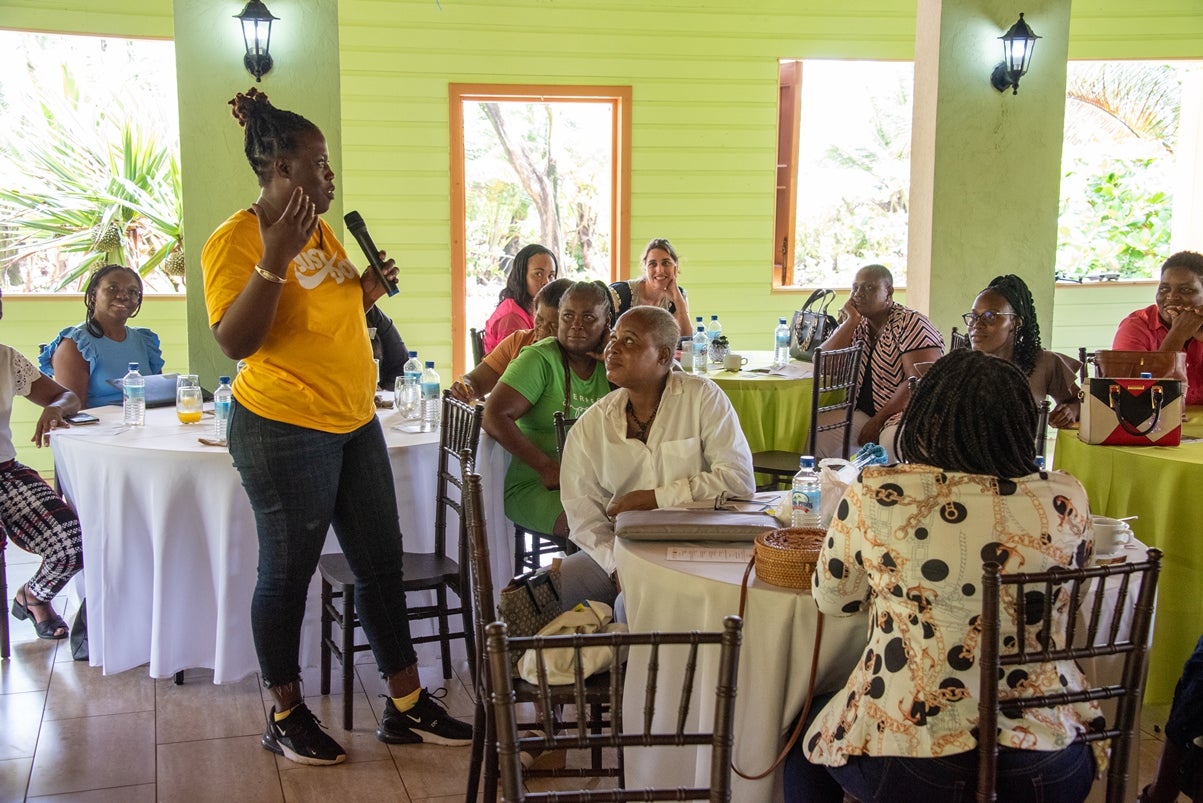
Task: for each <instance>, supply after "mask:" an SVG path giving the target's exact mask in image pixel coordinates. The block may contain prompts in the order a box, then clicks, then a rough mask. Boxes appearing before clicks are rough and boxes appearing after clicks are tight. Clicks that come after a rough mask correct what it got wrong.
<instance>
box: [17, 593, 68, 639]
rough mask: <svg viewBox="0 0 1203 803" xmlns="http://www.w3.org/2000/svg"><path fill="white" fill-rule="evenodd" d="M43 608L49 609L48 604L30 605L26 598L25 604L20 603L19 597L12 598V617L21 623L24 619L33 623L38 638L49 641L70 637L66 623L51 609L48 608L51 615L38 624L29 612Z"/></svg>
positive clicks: (35, 603)
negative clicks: (31, 609) (32, 609)
mask: <svg viewBox="0 0 1203 803" xmlns="http://www.w3.org/2000/svg"><path fill="white" fill-rule="evenodd" d="M24 590H25V589H24V587H22V588H21V591H18V592H17V593H18V594H20V593H22V592H24ZM43 606H44V607H46V608H50V605H49V603H46V602H33V603H31V602H29V598H28V597H26V598H25V602H22V601H21V600H20V598H19V597H13V616H15V617H17V618H18V619H20V620H21V621H25V620H26V619H29V620H31V621H32V622H33V629H34V631H35V632H37V634H38V638H41V639H50V640H59V639H65V638H66V637H67V636H68V635H70V633H71V629H70V628H69V627H67V623H66V622H65V621H64V620H63V617H61V616H59V615H58V614H57V613H54V609H53V608H50V611H51V614H52V615H51V616H50V617H48V618H46V619H43V620H42V621H40V622H39V621H38V619H37V617H36V616H34V615H33V613H32V612H31V611H30V610H29V609H30V608H41V607H43ZM60 631H61V632H60Z"/></svg>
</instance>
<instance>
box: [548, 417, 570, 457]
mask: <svg viewBox="0 0 1203 803" xmlns="http://www.w3.org/2000/svg"><path fill="white" fill-rule="evenodd" d="M551 420H552V423H553V424H554V425H555V428H556V457H557V458H562V457H563V456H564V444H565V443H567V442H568V430H570V429H572V425H573V424H575V423H576V419H575V418H565V417H564V413H563V411H561V410H556V411H555V412H554V413H552V414H551Z"/></svg>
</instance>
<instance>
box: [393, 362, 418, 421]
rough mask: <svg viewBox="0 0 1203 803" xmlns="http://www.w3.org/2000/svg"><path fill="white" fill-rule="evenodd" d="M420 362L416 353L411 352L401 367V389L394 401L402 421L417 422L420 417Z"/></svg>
mask: <svg viewBox="0 0 1203 803" xmlns="http://www.w3.org/2000/svg"><path fill="white" fill-rule="evenodd" d="M421 385H422V362H421V361H420V360H419V359H418V352H416V351H411V352H410V353H409V359H408V360H406V361H405V365H403V366H401V388H400V390H399V392H398V393H397V394H396V395H397V398H396V399H395V402H396V405H397V412H398V413H400V414H401V419H402V420H403V421H417V420H418V419H420V418H421V417H422V387H421Z"/></svg>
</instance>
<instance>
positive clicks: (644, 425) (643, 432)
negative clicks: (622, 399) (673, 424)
mask: <svg viewBox="0 0 1203 803" xmlns="http://www.w3.org/2000/svg"><path fill="white" fill-rule="evenodd" d="M627 415H629V416H630V417H631V420H632V421H634V422H635V426H637V427H639V431H638V432H636V433H635V437H636V438H638V439H639V440H641V441H643V442H644V443H647V431H648V428H649V427H651V425H652V422H653V421H655V420H656V411H655V410H652V414H651V415H650V416H648V419H647V421H640V420H639V416H637V415H635V408H634V407H632V406H631V400H630V399H627Z"/></svg>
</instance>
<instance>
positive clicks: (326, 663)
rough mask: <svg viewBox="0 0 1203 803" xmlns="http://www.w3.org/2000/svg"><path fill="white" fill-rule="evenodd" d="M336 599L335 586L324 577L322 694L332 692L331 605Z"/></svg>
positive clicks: (320, 680) (320, 682)
mask: <svg viewBox="0 0 1203 803" xmlns="http://www.w3.org/2000/svg"><path fill="white" fill-rule="evenodd" d="M333 600H334V588H333V586H331V585H330V584H329V583H328V582H326V579H325V578H322V651H321V674H320V677H319V686H320V689H319V690H320V691H321V693H322V694H329V693H330V638H331V630H332V629H331V627H330V624H331V622H332V621H333V617H332V616H331V614H330V606H331V605H332V604H333Z"/></svg>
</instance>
